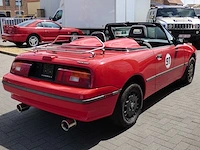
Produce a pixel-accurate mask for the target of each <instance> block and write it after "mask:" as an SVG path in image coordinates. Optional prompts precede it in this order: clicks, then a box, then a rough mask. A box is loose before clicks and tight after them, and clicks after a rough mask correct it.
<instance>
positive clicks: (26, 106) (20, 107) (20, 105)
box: [17, 103, 30, 112]
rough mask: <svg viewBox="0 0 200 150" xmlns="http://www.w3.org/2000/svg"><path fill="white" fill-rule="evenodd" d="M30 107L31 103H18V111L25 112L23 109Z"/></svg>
mask: <svg viewBox="0 0 200 150" xmlns="http://www.w3.org/2000/svg"><path fill="white" fill-rule="evenodd" d="M29 108H30V106H29V105H26V104H24V103H21V104H18V105H17V111H18V112H23V111H25V110H28V109H29Z"/></svg>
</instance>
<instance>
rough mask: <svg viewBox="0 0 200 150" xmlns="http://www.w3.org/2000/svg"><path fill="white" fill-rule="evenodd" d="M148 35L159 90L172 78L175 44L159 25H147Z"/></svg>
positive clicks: (170, 81)
mask: <svg viewBox="0 0 200 150" xmlns="http://www.w3.org/2000/svg"><path fill="white" fill-rule="evenodd" d="M147 30H148V37H149V38H150V39H153V40H154V41H152V45H153V47H154V48H153V51H154V54H155V59H156V75H155V79H156V90H160V89H162V88H163V87H165V86H167V85H168V84H170V83H172V82H173V81H175V80H174V64H175V53H176V51H175V45H174V44H173V43H172V42H171V41H170V40H169V39H168V36H167V35H166V32H167V31H165V30H163V29H162V28H161V27H157V26H156V27H148V29H147Z"/></svg>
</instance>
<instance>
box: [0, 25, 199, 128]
mask: <svg viewBox="0 0 200 150" xmlns="http://www.w3.org/2000/svg"><path fill="white" fill-rule="evenodd" d="M109 29H110V30H109V31H105V33H106V35H107V36H105V34H104V33H103V32H95V33H94V34H92V35H95V36H77V37H78V38H77V39H76V40H74V41H72V42H71V43H64V44H62V45H54V44H52V45H46V46H45V45H44V46H42V47H41V46H40V47H38V48H37V47H36V48H35V50H33V51H30V52H27V53H23V54H21V55H19V56H17V57H16V58H15V60H14V62H13V64H12V66H11V70H10V73H7V74H6V75H4V77H3V80H2V82H3V86H4V89H5V90H7V91H8V92H10V93H11V97H12V98H13V99H15V100H17V101H20V102H21V103H20V104H19V105H18V106H17V108H18V110H19V111H23V110H26V109H28V108H29V107H30V106H33V107H36V108H39V109H42V110H45V111H48V112H51V113H55V114H58V115H61V116H64V117H66V118H67V119H66V120H63V121H62V123H61V125H62V127H63V129H64V130H66V131H67V130H68V129H69V128H70V127H72V126H74V125H75V124H76V120H78V121H83V122H90V121H93V120H97V119H100V118H104V117H107V116H111V119H112V120H113V122H114V123H115V124H117V125H119V126H122V127H125V128H126V127H130V126H131V125H133V124H134V123H135V122H136V120H137V118H138V116H139V114H140V112H141V109H142V107H143V100H145V99H146V98H147V97H149V96H150V95H152V94H153V93H155V92H157V91H158V90H160V89H162V88H164V87H166V86H167V85H169V84H170V83H172V82H174V81H176V80H181V81H182V82H183V83H185V84H189V83H191V82H192V79H193V76H194V71H195V63H196V49H195V48H194V47H193V46H192V45H188V44H186V43H181V42H180V41H179V40H176V39H174V37H173V36H171V34H170V33H169V32H168V31H167V30H166V29H165V28H164V27H163V26H161V25H160V24H156V23H129V25H123V27H122V26H120V27H118V26H117V25H114V26H112V27H110V28H109ZM127 33H128V34H127ZM109 34H110V35H109ZM123 35H124V36H127V37H124V36H123ZM114 36H115V37H114ZM98 37H99V38H98ZM113 37H114V38H113ZM109 38H111V39H109Z"/></svg>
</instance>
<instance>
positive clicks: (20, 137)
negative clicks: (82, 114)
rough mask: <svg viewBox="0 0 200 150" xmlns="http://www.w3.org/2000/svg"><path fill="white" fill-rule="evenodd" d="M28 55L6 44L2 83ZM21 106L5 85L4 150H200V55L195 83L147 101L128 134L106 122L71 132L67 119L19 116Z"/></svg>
mask: <svg viewBox="0 0 200 150" xmlns="http://www.w3.org/2000/svg"><path fill="white" fill-rule="evenodd" d="M11 49H13V50H11ZM27 50H29V48H27V47H22V48H16V47H15V45H14V44H12V43H2V41H1V42H0V62H2V63H0V70H1V71H0V79H2V77H3V75H4V74H5V73H7V72H9V70H10V65H11V63H12V61H13V59H14V56H15V55H17V54H20V53H21V52H25V51H27ZM13 51H14V52H13ZM18 103H19V102H17V101H15V100H13V99H11V98H10V93H8V92H6V91H5V90H4V89H3V86H2V83H0V150H8V149H9V150H27V149H28V150H43V149H46V150H87V149H91V150H200V51H198V56H197V64H196V71H195V76H194V80H193V82H192V83H191V84H189V85H187V86H181V85H180V84H179V83H178V82H176V83H173V84H171V85H170V86H168V87H166V88H164V89H163V90H161V91H159V92H157V93H156V94H154V95H153V96H151V97H149V98H148V99H146V100H145V101H144V109H143V112H142V114H141V115H140V117H139V118H138V120H137V122H136V124H135V125H134V126H132V127H131V128H129V129H126V130H121V129H119V128H117V127H115V126H113V125H112V124H111V123H110V122H109V120H108V119H107V118H106V119H101V120H98V121H94V122H90V123H83V122H78V124H77V126H76V127H74V128H72V129H71V130H69V131H68V132H65V131H63V130H62V129H61V127H60V123H61V120H62V119H63V117H61V116H58V115H54V114H51V113H48V112H45V111H42V110H39V109H36V108H33V107H31V108H30V109H29V110H28V111H25V112H23V113H18V112H17V111H16V105H17V104H18Z"/></svg>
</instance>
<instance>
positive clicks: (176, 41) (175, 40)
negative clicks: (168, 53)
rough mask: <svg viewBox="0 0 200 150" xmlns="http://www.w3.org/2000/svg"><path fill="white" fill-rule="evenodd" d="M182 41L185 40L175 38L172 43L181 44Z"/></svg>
mask: <svg viewBox="0 0 200 150" xmlns="http://www.w3.org/2000/svg"><path fill="white" fill-rule="evenodd" d="M184 42H185V40H184V39H180V38H177V39H174V40H173V43H174V45H178V44H183V43H184Z"/></svg>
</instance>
